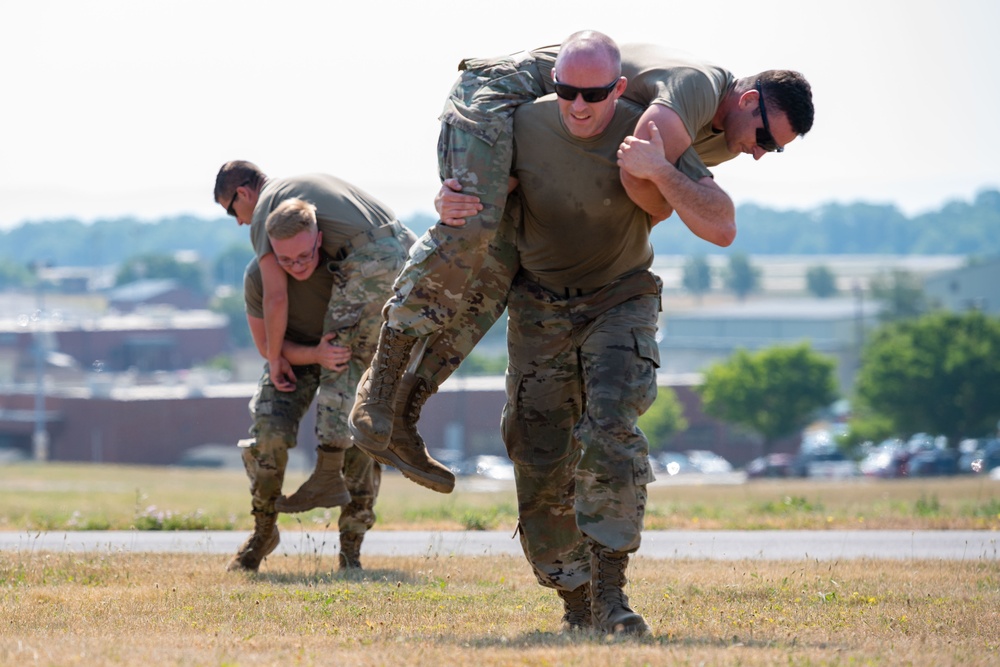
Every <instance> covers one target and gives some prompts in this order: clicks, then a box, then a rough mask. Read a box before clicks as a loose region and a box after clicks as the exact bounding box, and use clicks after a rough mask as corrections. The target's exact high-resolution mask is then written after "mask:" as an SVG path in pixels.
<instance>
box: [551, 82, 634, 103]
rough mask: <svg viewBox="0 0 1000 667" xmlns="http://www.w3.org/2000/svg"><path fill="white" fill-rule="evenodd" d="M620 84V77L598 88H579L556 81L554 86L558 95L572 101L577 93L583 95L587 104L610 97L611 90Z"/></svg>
mask: <svg viewBox="0 0 1000 667" xmlns="http://www.w3.org/2000/svg"><path fill="white" fill-rule="evenodd" d="M617 85H618V79H615V80H614V81H612V82H611V83H609V84H608V85H606V86H603V87H598V88H577V87H576V86H568V85H566V84H565V83H558V82H557V83H555V84H554V88H555V89H556V95H558V96H559V97H561V98H562V99H564V100H568V101H570V102H572V101H573V100H575V99H576V96H577V95H583V101H584V102H586V103H587V104H593V103H594V102H603V101H604V100H606V99H608V95H610V94H611V91H612V90H614V89H615V86H617Z"/></svg>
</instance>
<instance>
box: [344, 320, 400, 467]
mask: <svg viewBox="0 0 1000 667" xmlns="http://www.w3.org/2000/svg"><path fill="white" fill-rule="evenodd" d="M416 343H417V339H416V338H414V337H413V336H407V335H405V334H402V333H400V332H398V331H396V330H395V329H391V328H389V326H388V325H386V324H385V323H383V324H382V331H381V333H380V334H379V337H378V347H377V348H376V349H375V356H374V357H372V363H371V366H370V367H369V368H368V370H366V371H365V374H364V375H362V376H361V382H360V383H358V393H357V396H356V397H355V400H354V407H353V408H351V415H350V418H349V420H348V422H349V424H350V427H351V435H353V436H354V444H356V445H358V446H359V447H361V448H362V449H364V450H365V451H367V452H372V451H374V452H381V451H385V449H386V448H387V447H388V446H389V436H390V435H392V421H393V410H394V408H395V400H396V388H397V386H398V384H399V378H400V376H402V375H403V371H404V370H405V369H406V365H407V364H408V363H409V361H410V350H412V349H413V346H414V345H416Z"/></svg>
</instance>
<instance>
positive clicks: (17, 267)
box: [0, 259, 34, 289]
mask: <svg viewBox="0 0 1000 667" xmlns="http://www.w3.org/2000/svg"><path fill="white" fill-rule="evenodd" d="M33 281H34V276H32V275H31V271H29V270H28V267H26V266H25V265H24V264H20V263H18V262H16V261H13V260H8V259H0V289H7V288H9V287H27V286H28V285H31V284H32V282H33Z"/></svg>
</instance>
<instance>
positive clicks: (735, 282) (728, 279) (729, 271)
mask: <svg viewBox="0 0 1000 667" xmlns="http://www.w3.org/2000/svg"><path fill="white" fill-rule="evenodd" d="M722 282H723V284H725V286H726V289H728V290H729V291H730V292H732V293H733V294H735V295H736V296H737V298H739V299H740V300H741V301H742V300H743V299H745V298H746V297H747V295H748V294H750V293H751V292H753V291H756V290H757V288H758V287H759V286H760V268H759V267H756V266H754V265H753V264H751V263H750V259H749V258H748V257H747V256H746V255H744V254H743V253H736V254H735V255H730V257H729V265H728V266H727V267H726V268H725V270H724V271H723V273H722Z"/></svg>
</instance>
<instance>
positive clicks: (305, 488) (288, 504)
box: [274, 447, 351, 513]
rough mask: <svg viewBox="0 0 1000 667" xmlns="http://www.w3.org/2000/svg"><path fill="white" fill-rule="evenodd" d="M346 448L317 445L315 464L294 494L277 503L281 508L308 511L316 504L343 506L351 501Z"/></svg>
mask: <svg viewBox="0 0 1000 667" xmlns="http://www.w3.org/2000/svg"><path fill="white" fill-rule="evenodd" d="M343 469H344V450H343V449H335V450H328V449H323V448H322V447H317V448H316V468H315V469H314V470H313V474H312V475H310V476H309V479H307V480H306V481H304V482H303V483H302V486H300V487H299V489H298V491H296V492H295V493H293V494H292V495H290V496H288V497H285V496H281V497H280V498H278V499H277V500H276V501H275V503H274V508H275V509H276V510H278V511H279V512H286V513H288V512H305V511H307V510H311V509H313V508H315V507H340V506H342V505H346V504H347V503H349V502H351V493H350V491H348V490H347V485H346V483H345V482H344V472H343Z"/></svg>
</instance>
